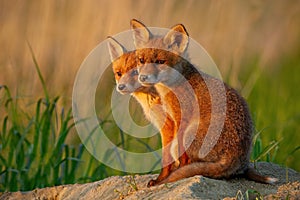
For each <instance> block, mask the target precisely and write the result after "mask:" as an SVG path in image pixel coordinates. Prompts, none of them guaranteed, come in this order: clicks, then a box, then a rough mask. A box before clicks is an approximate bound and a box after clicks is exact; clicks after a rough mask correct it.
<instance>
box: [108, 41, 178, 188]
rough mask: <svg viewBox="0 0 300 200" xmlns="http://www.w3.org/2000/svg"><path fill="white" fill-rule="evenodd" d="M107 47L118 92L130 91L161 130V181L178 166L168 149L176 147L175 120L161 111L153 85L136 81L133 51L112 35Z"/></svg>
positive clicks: (135, 64)
mask: <svg viewBox="0 0 300 200" xmlns="http://www.w3.org/2000/svg"><path fill="white" fill-rule="evenodd" d="M108 49H109V53H110V57H111V61H112V68H113V72H114V74H115V80H116V83H117V90H118V91H119V92H120V93H121V94H131V95H132V96H133V97H134V98H135V99H136V100H137V101H138V102H139V103H140V105H141V107H142V108H143V112H144V114H145V116H146V118H147V119H148V120H149V121H150V122H151V123H152V124H154V125H155V126H156V127H157V128H158V129H159V131H160V133H161V138H162V146H163V147H164V148H163V149H162V170H161V173H160V175H159V176H158V178H157V180H159V181H160V180H163V179H165V178H166V177H167V176H169V174H170V172H171V171H172V170H174V169H175V168H176V167H177V165H178V164H177V161H176V157H177V155H172V152H173V151H171V148H176V145H177V144H176V140H174V130H173V129H174V128H173V127H174V122H173V121H172V120H171V118H170V116H169V115H168V114H166V113H165V112H164V110H163V107H162V103H161V99H160V96H159V95H158V93H157V91H156V89H155V87H153V86H149V87H144V86H142V85H141V84H140V83H139V82H138V72H137V62H136V57H135V52H126V49H125V48H124V47H123V46H122V45H121V44H120V43H119V42H117V41H116V40H115V39H114V38H112V37H109V38H108ZM175 161H176V162H175ZM150 182H151V181H150Z"/></svg>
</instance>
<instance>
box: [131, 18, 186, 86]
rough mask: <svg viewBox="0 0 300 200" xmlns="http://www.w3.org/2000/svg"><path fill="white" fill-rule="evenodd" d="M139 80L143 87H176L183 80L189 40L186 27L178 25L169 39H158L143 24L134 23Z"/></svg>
mask: <svg viewBox="0 0 300 200" xmlns="http://www.w3.org/2000/svg"><path fill="white" fill-rule="evenodd" d="M131 28H132V30H133V39H134V44H135V46H136V48H137V50H136V58H137V65H138V70H139V81H140V82H141V83H142V84H143V85H153V84H156V83H159V82H161V83H164V84H166V85H170V84H173V82H176V81H177V80H178V78H180V77H182V76H181V74H180V73H181V72H182V68H181V66H180V65H181V64H182V62H183V60H184V59H183V58H182V57H181V55H183V54H184V53H185V51H186V49H187V46H188V42H189V37H188V33H187V31H186V29H185V27H184V26H183V25H182V24H178V25H175V26H173V27H172V28H171V30H170V31H169V32H168V33H167V34H166V35H165V36H154V35H152V33H151V32H150V31H149V29H148V28H147V27H146V26H145V25H144V24H143V23H141V22H139V21H137V20H135V19H133V20H131Z"/></svg>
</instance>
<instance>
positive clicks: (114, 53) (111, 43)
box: [107, 36, 126, 62]
mask: <svg viewBox="0 0 300 200" xmlns="http://www.w3.org/2000/svg"><path fill="white" fill-rule="evenodd" d="M107 39H108V50H109V54H110V60H111V61H112V62H113V61H114V60H116V59H117V58H118V57H120V56H121V55H122V54H123V53H124V52H125V51H126V50H125V48H124V47H123V46H122V45H121V44H120V43H119V42H118V41H117V40H115V39H114V38H113V37H110V36H108V37H107Z"/></svg>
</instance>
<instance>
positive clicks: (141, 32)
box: [130, 19, 151, 48]
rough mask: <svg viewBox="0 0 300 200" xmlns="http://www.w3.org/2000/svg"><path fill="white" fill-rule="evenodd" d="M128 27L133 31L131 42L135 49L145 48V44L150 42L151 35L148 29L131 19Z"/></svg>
mask: <svg viewBox="0 0 300 200" xmlns="http://www.w3.org/2000/svg"><path fill="white" fill-rule="evenodd" d="M130 27H131V29H132V30H133V41H134V44H135V47H136V48H142V47H145V44H146V43H147V42H148V41H149V40H150V37H151V33H150V31H149V30H148V28H147V27H146V26H145V25H144V24H143V23H142V22H140V21H138V20H136V19H132V20H131V21H130Z"/></svg>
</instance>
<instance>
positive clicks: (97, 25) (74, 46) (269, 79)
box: [0, 0, 300, 171]
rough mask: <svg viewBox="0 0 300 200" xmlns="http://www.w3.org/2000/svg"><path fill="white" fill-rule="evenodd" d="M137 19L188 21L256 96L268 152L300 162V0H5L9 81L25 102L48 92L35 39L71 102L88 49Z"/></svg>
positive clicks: (2, 59)
mask: <svg viewBox="0 0 300 200" xmlns="http://www.w3.org/2000/svg"><path fill="white" fill-rule="evenodd" d="M132 18H136V19H138V20H140V21H142V22H143V23H145V24H146V25H147V26H153V27H166V28H169V27H171V26H173V25H175V24H177V23H182V24H184V25H185V27H186V28H187V31H188V32H189V34H190V36H191V37H192V38H193V39H195V40H196V41H197V42H198V43H200V44H201V45H202V46H203V47H204V48H205V49H206V50H207V52H208V53H209V54H210V55H211V57H212V58H213V60H214V61H215V63H216V64H217V66H218V67H219V70H220V72H221V74H222V76H223V79H224V80H225V82H227V83H229V84H230V85H231V86H233V87H234V88H236V89H237V90H238V91H239V92H241V94H242V95H243V96H244V97H245V98H246V100H247V102H248V103H249V106H250V109H251V112H252V115H253V118H254V120H255V123H256V133H257V134H258V136H259V138H260V140H259V142H261V144H262V145H261V146H262V148H266V147H269V146H272V145H274V148H270V150H267V152H266V154H265V155H263V156H266V155H267V154H268V156H267V157H261V158H260V159H262V160H270V159H271V161H273V162H276V163H278V164H281V165H283V166H289V167H292V168H294V169H296V170H298V171H299V170H300V159H299V158H300V151H298V150H297V148H298V149H299V146H300V142H299V141H300V135H299V133H300V125H299V124H300V101H299V100H300V90H299V88H298V87H299V84H300V82H299V75H300V26H299V24H300V1H299V0H292V1H288V2H287V1H283V0H272V1H271V0H266V1H262V0H250V1H238V0H230V1H225V0H221V1H197V0H186V1H181V0H165V1H159V0H153V1H146V0H141V1H135V0H123V1H117V0H98V1H97V0H86V1H77V0H75V1H71V0H65V1H56V0H54V1H37V0H30V1H19V0H2V1H0V46H1V54H0V85H7V86H8V88H9V89H10V91H11V93H12V96H14V97H18V98H20V99H23V100H24V99H25V100H26V102H27V103H26V104H25V109H26V106H27V107H30V105H31V104H30V102H35V101H36V100H37V99H38V98H40V97H41V96H42V95H43V88H42V87H43V86H42V84H41V83H40V80H39V77H38V75H37V73H36V69H35V65H34V62H33V60H32V55H31V53H30V50H29V47H28V44H30V45H31V47H32V50H33V52H34V55H35V56H36V59H37V62H38V65H39V67H40V70H41V73H42V74H43V76H44V79H45V83H46V87H47V88H48V90H49V94H50V96H57V95H59V96H60V97H61V100H60V104H61V106H63V107H67V108H69V107H71V103H72V98H71V97H72V89H73V83H74V80H75V76H76V72H77V70H78V69H79V67H80V65H81V63H82V62H83V60H84V58H85V57H86V56H87V55H88V54H89V52H90V51H91V50H92V49H93V48H94V47H96V45H98V44H99V43H100V42H102V41H103V40H105V39H106V37H107V36H109V35H115V34H117V33H119V32H122V31H125V30H128V29H129V28H130V27H129V21H130V19H132ZM111 78H112V76H111ZM112 83H113V80H112ZM98 106H99V105H98ZM100 106H101V105H100ZM0 112H2V113H3V116H4V112H3V109H1V108H0ZM2 113H0V119H1V117H3V116H1V115H2ZM74 138H75V136H74ZM74 140H75V139H74ZM70 142H71V143H72V142H74V141H72V138H71V139H70ZM76 142H78V139H76V141H75V143H76Z"/></svg>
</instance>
